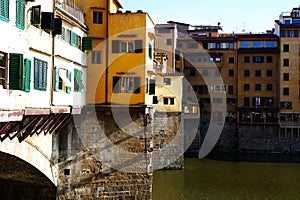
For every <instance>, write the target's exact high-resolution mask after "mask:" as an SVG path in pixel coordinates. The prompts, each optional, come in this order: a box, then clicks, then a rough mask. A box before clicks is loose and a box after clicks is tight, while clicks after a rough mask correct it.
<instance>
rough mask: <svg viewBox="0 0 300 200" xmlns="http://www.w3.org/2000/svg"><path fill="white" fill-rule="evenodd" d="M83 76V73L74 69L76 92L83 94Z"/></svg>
mask: <svg viewBox="0 0 300 200" xmlns="http://www.w3.org/2000/svg"><path fill="white" fill-rule="evenodd" d="M82 76H83V73H82V71H80V70H78V69H74V92H82V90H83V89H84V84H83V80H82Z"/></svg>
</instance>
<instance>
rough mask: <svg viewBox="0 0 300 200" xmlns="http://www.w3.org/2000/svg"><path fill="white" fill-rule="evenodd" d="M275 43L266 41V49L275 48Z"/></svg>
mask: <svg viewBox="0 0 300 200" xmlns="http://www.w3.org/2000/svg"><path fill="white" fill-rule="evenodd" d="M276 47H277V42H276V41H266V48H276Z"/></svg>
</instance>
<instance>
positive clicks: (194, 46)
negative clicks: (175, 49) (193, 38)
mask: <svg viewBox="0 0 300 200" xmlns="http://www.w3.org/2000/svg"><path fill="white" fill-rule="evenodd" d="M188 48H189V49H197V48H198V43H196V42H193V43H188Z"/></svg>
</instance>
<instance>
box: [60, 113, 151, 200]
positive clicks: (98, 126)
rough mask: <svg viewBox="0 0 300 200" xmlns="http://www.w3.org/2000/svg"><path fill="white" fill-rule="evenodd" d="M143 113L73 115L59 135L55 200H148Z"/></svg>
mask: <svg viewBox="0 0 300 200" xmlns="http://www.w3.org/2000/svg"><path fill="white" fill-rule="evenodd" d="M144 112H145V108H143V107H141V108H138V109H136V110H131V111H129V113H128V110H127V109H122V108H119V109H114V110H113V112H112V110H111V109H108V108H105V107H103V108H98V109H97V110H96V112H95V111H94V110H93V108H91V109H88V108H87V109H86V110H85V111H84V112H83V113H82V114H81V115H80V116H74V121H73V122H71V123H69V124H68V125H67V126H65V128H64V129H63V130H62V131H61V133H59V134H60V136H59V180H58V192H57V196H58V198H59V199H62V200H63V199H82V200H85V199H87V200H93V199H99V200H100V199H135V200H140V199H151V194H152V168H151V166H152V163H151V154H150V153H144V152H145V150H148V149H149V148H150V139H146V140H145V137H144V136H145V134H146V135H149V134H150V133H148V132H147V131H148V130H147V129H145V128H144V124H145V121H144ZM126 114H129V115H130V116H128V115H126ZM145 144H146V147H145Z"/></svg>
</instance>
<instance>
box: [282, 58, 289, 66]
mask: <svg viewBox="0 0 300 200" xmlns="http://www.w3.org/2000/svg"><path fill="white" fill-rule="evenodd" d="M283 66H285V67H288V66H290V60H289V59H287V58H285V59H283Z"/></svg>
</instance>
